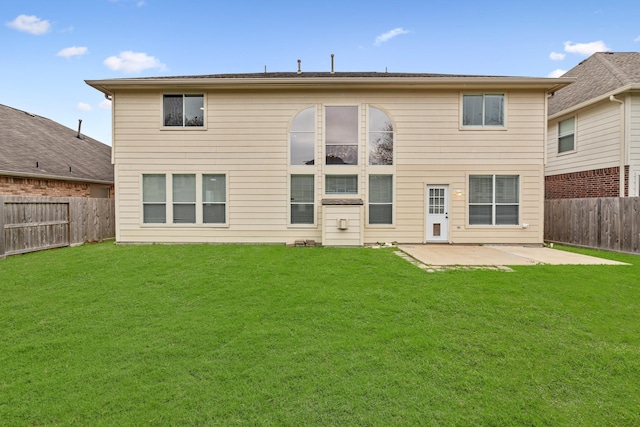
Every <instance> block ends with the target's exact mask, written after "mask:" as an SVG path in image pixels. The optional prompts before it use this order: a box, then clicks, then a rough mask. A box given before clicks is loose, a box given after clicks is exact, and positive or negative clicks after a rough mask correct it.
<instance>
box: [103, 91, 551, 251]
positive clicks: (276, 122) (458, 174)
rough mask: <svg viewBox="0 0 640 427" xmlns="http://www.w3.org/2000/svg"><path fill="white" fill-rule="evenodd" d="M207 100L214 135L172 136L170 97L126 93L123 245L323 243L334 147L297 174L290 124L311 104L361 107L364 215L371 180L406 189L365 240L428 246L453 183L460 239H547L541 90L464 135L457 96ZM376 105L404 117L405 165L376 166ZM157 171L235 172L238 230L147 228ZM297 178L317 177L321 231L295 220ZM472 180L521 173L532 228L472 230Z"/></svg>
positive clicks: (232, 221) (218, 95)
mask: <svg viewBox="0 0 640 427" xmlns="http://www.w3.org/2000/svg"><path fill="white" fill-rule="evenodd" d="M170 92H171V93H176V92H179V91H175V90H172V91H170ZM491 92H492V93H495V91H493V90H492V91H491ZM166 93H169V91H166ZM204 93H205V96H206V108H207V115H206V130H201V129H178V130H175V129H171V130H164V129H162V126H161V115H162V112H161V108H162V102H161V101H162V96H161V92H159V91H148V92H144V91H137V92H124V93H116V94H115V99H116V100H117V101H116V102H117V104H116V105H117V108H116V109H115V112H114V117H115V121H116V126H115V133H114V140H115V141H116V142H115V144H114V146H115V147H116V149H115V153H114V157H115V161H116V174H117V177H118V191H117V199H116V203H117V211H118V223H119V227H118V228H119V231H118V241H120V242H212V243H215V242H241V243H253V242H260V243H285V242H293V241H294V240H298V239H313V240H316V241H321V240H322V227H323V224H324V221H323V218H322V206H321V199H322V198H323V197H327V196H325V195H324V194H323V191H324V188H323V187H324V179H323V173H325V172H327V171H328V170H329V168H327V167H325V166H323V164H322V163H323V162H322V161H320V160H321V159H324V146H323V145H322V143H320V142H318V143H317V144H316V163H317V164H316V165H314V166H309V167H305V166H302V167H300V166H297V167H295V168H293V167H289V166H288V161H287V153H288V144H289V140H288V127H289V124H290V122H291V119H292V118H293V117H294V116H295V114H296V113H298V112H299V111H301V110H302V109H304V108H307V107H310V106H315V107H316V114H317V115H318V116H320V115H322V114H323V106H325V105H357V106H359V107H360V110H359V111H360V117H361V129H360V136H361V141H362V143H361V145H360V147H359V159H360V162H359V165H358V166H356V167H355V170H356V171H357V173H358V174H359V188H358V190H359V194H358V197H359V198H362V199H363V200H364V202H365V205H364V209H366V207H367V174H372V173H383V174H393V175H394V182H395V188H394V215H395V217H394V221H393V222H394V223H393V224H392V225H391V226H383V227H381V226H367V225H366V224H365V225H364V227H363V241H364V243H375V242H377V241H398V242H407V243H421V242H424V239H425V230H424V228H425V220H426V218H425V191H426V185H427V184H448V185H449V190H450V193H449V195H450V201H451V212H450V215H449V218H450V230H449V231H450V233H449V236H450V241H452V242H454V243H541V242H542V199H543V182H542V168H543V155H544V138H545V136H544V135H545V117H544V112H545V109H544V103H545V94H544V93H542V92H541V91H510V92H506V108H507V110H508V115H507V119H506V127H505V129H504V130H502V129H499V130H493V129H492V130H460V119H459V115H460V95H461V93H462V92H460V91H453V90H442V91H424V92H421V91H389V90H386V91H377V92H372V91H367V92H363V91H356V90H354V91H346V92H343V93H335V92H326V93H325V92H322V91H317V92H315V91H305V92H296V91H279V92H273V91H263V92H246V91H243V92H234V91H208V92H204ZM369 105H370V106H374V107H377V108H381V109H382V110H383V111H385V112H386V113H387V114H388V115H389V116H390V117H391V119H392V120H393V121H394V130H395V164H394V166H379V167H367V166H366V159H367V153H366V149H365V146H366V145H365V144H364V139H365V138H366V135H367V129H366V125H365V123H366V120H364V119H365V118H366V115H367V106H369ZM321 122H322V120H317V123H318V125H317V129H316V130H317V135H318V141H322V139H323V132H324V129H323V126H322V124H321ZM338 170H341V169H338ZM146 173H166V174H172V173H196V174H203V173H224V174H226V175H227V183H228V184H227V185H228V194H227V203H228V207H227V209H228V210H227V212H228V218H227V219H228V224H227V226H226V227H213V226H208V225H197V224H186V225H185V224H180V225H174V224H160V225H158V224H142V213H141V210H142V208H141V179H142V178H141V177H142V174H146ZM290 173H304V174H314V175H315V176H316V179H315V181H316V184H317V185H316V195H315V199H316V218H315V225H312V226H308V227H307V226H298V225H296V226H291V225H289V224H288V210H289V199H288V185H289V184H288V183H289V179H290ZM470 173H471V174H475V173H482V174H511V173H515V174H519V175H520V176H521V198H520V199H521V208H520V218H521V223H522V222H527V223H529V224H530V227H529V228H528V229H522V228H521V227H518V226H513V227H478V226H472V227H470V226H468V225H466V224H467V195H468V191H467V186H468V175H469V174H470ZM168 179H169V176H168ZM456 189H462V191H463V196H462V198H461V199H460V200H457V199H456V198H455V195H454V193H455V190H456ZM169 202H170V201H167V203H169ZM365 217H366V215H365Z"/></svg>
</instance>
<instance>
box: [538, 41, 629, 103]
mask: <svg viewBox="0 0 640 427" xmlns="http://www.w3.org/2000/svg"><path fill="white" fill-rule="evenodd" d="M562 77H575V78H576V81H575V82H574V83H573V84H570V85H569V86H566V87H564V88H562V89H560V90H558V91H557V92H556V93H555V94H554V96H552V97H551V98H549V115H553V114H555V113H558V112H560V111H563V110H566V109H567V108H571V107H573V106H574V105H578V104H581V103H583V102H586V101H589V100H590V99H593V98H596V97H598V96H600V95H604V94H605V93H608V92H611V91H614V90H616V89H619V88H621V87H624V86H627V85H630V84H634V83H635V84H640V52H599V53H594V54H593V55H591V56H590V57H589V58H587V59H585V60H584V61H582V62H581V63H580V64H578V65H577V66H575V67H573V68H572V69H571V70H569V71H567V72H566V73H565V74H564V75H563V76H562Z"/></svg>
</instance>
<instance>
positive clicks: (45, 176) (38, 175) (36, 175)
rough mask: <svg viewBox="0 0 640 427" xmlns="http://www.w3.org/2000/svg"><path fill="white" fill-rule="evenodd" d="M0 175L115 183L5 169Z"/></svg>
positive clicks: (105, 182)
mask: <svg viewBox="0 0 640 427" xmlns="http://www.w3.org/2000/svg"><path fill="white" fill-rule="evenodd" d="M0 176H15V177H18V178H35V179H55V180H56V181H73V182H86V183H89V184H104V185H113V183H114V182H113V181H104V180H100V179H90V178H82V177H72V176H62V175H48V174H39V173H28V172H14V171H5V170H0Z"/></svg>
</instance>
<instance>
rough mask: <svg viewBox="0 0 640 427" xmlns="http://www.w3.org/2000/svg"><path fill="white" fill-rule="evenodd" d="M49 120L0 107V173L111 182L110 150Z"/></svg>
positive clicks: (3, 106) (75, 131)
mask: <svg viewBox="0 0 640 427" xmlns="http://www.w3.org/2000/svg"><path fill="white" fill-rule="evenodd" d="M77 134H78V131H77V130H73V129H70V128H68V127H65V126H63V125H61V124H59V123H56V122H54V121H53V120H50V119H47V118H45V117H40V116H37V115H34V114H30V113H27V112H25V111H21V110H17V109H15V108H11V107H7V106H5V105H1V104H0V174H2V171H5V172H6V171H8V172H14V173H20V174H30V175H46V176H55V177H59V178H60V179H73V180H87V181H105V182H113V165H111V147H109V146H108V145H105V144H103V143H101V142H99V141H96V140H95V139H92V138H90V137H88V136H86V135H81V138H77Z"/></svg>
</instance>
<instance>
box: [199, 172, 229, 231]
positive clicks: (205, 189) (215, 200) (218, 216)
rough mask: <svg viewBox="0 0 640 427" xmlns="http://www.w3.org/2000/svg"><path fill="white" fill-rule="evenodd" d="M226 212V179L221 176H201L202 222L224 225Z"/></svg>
mask: <svg viewBox="0 0 640 427" xmlns="http://www.w3.org/2000/svg"><path fill="white" fill-rule="evenodd" d="M226 212H227V177H226V176H225V175H222V174H204V175H202V222H203V223H205V224H224V223H225V222H226Z"/></svg>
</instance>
